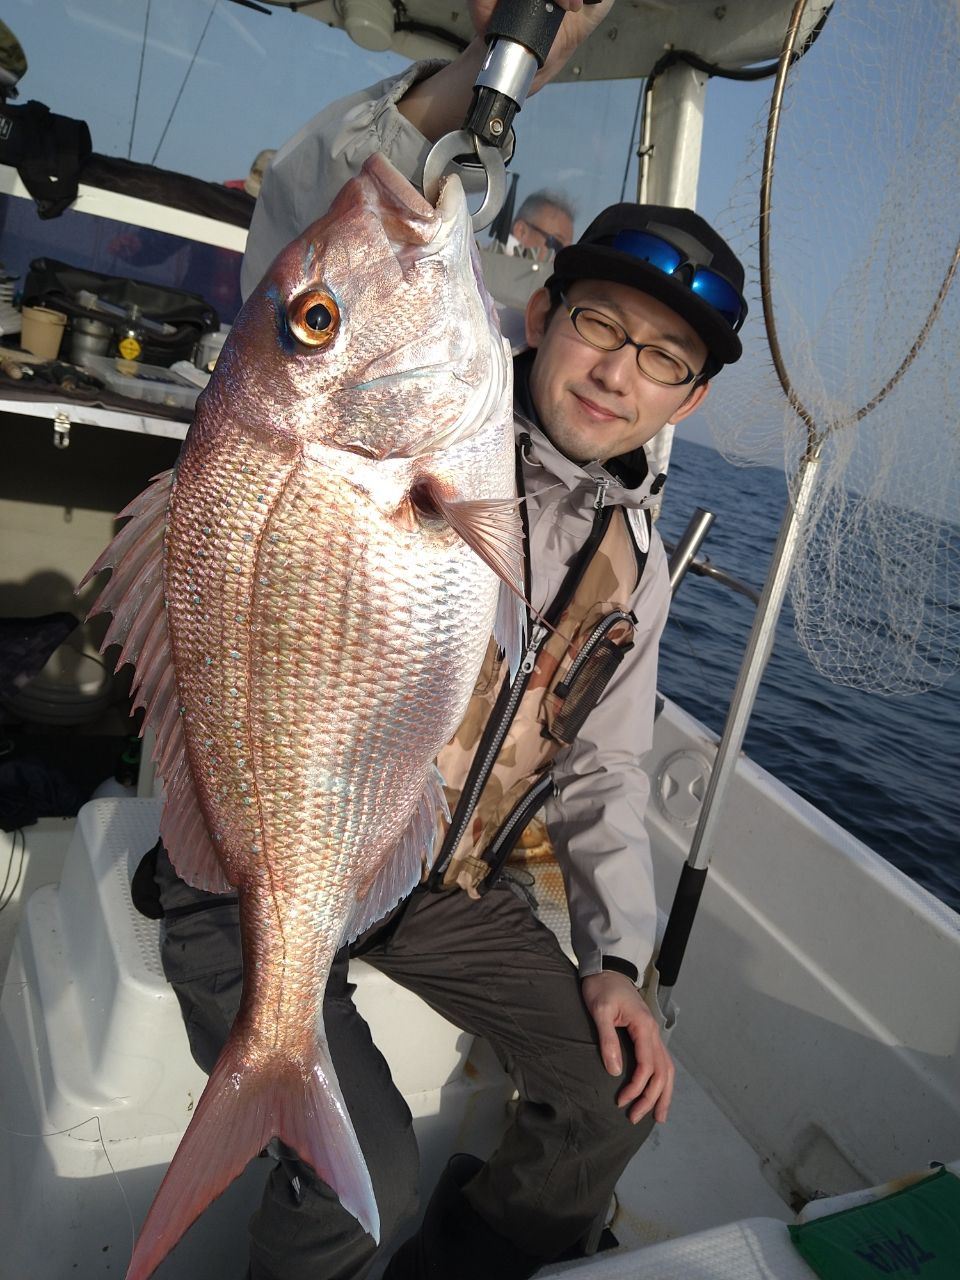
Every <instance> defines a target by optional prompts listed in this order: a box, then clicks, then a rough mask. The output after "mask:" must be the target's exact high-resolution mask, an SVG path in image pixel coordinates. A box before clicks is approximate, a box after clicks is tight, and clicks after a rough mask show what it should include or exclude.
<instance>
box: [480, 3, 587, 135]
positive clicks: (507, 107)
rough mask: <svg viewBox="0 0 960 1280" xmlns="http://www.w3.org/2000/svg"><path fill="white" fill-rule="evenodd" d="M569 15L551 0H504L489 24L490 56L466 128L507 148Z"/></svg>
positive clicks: (483, 69) (484, 67)
mask: <svg viewBox="0 0 960 1280" xmlns="http://www.w3.org/2000/svg"><path fill="white" fill-rule="evenodd" d="M565 12H566V11H565V10H564V9H562V8H561V7H560V6H559V5H558V4H554V3H552V0H499V2H498V4H497V7H496V8H495V9H494V11H493V14H492V15H491V17H490V22H489V24H488V26H487V31H486V41H487V45H488V48H487V56H486V58H485V59H484V63H483V66H482V67H481V69H480V74H479V75H478V76H477V79H476V83H475V85H474V89H473V101H472V102H471V104H470V111H469V113H468V115H467V118H466V121H465V122H464V126H463V127H464V129H466V130H467V131H469V132H470V133H473V134H475V135H476V136H477V137H478V138H479V139H480V140H481V141H483V142H485V143H487V144H488V145H489V146H494V147H502V146H503V144H504V143H505V142H506V140H507V138H509V136H510V126H511V125H512V123H513V117H514V116H515V115H516V113H517V112H518V111H519V110H520V108H521V107H522V106H523V104H524V101H525V100H526V97H527V94H528V92H529V91H530V85H531V83H532V82H533V77H534V76H535V75H536V73H537V71H538V70H539V68H540V67H542V66H543V64H544V62H545V61H546V58H547V54H548V53H549V52H550V48H551V46H552V45H553V41H554V37H555V36H556V34H557V32H558V31H559V29H560V24H561V22H562V21H563V16H564V13H565Z"/></svg>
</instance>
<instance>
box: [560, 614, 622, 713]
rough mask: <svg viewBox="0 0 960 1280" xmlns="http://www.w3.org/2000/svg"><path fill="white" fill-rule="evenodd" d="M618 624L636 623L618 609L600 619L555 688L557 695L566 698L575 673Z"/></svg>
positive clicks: (575, 675)
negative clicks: (563, 677)
mask: <svg viewBox="0 0 960 1280" xmlns="http://www.w3.org/2000/svg"><path fill="white" fill-rule="evenodd" d="M618 622H636V618H634V617H633V616H632V614H629V613H624V612H623V611H622V610H620V609H618V610H617V611H616V613H610V614H607V616H606V617H605V618H601V619H600V621H599V622H598V623H597V625H596V626H595V627H594V628H593V630H592V631H591V632H590V634H589V636H588V637H587V639H586V641H585V642H584V644H583V647H582V648H581V650H580V652H579V653H578V654H577V656H576V658H574V660H573V662H572V663H571V664H570V670H569V671H568V672H567V678H566V679H565V680H563V681H561V682H560V684H558V685H557V688H556V692H557V693H560V694H561V696H562V697H566V695H567V692H568V691H569V689H570V686H571V685H572V684H573V682H574V680H575V679H576V677H577V673H578V672H579V670H580V668H581V667H582V666H583V664H584V663H585V662H586V661H587V659H588V658H589V657H590V655H591V653H593V651H594V649H595V648H596V647H597V645H598V644H599V643H600V641H601V640H602V639H603V637H604V636H605V635H606V634H607V632H608V631H609V630H610V628H611V627H613V626H615V625H616V624H617V623H618ZM561 691H562V693H561Z"/></svg>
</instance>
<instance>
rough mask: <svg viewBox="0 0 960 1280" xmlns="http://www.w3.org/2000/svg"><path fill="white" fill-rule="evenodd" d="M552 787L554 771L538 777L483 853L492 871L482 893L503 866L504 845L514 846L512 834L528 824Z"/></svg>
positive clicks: (483, 884) (481, 890)
mask: <svg viewBox="0 0 960 1280" xmlns="http://www.w3.org/2000/svg"><path fill="white" fill-rule="evenodd" d="M552 789H553V774H552V773H547V774H544V776H543V777H542V778H538V779H537V781H536V782H535V783H534V784H533V786H532V787H531V788H530V790H529V791H528V792H527V793H526V795H524V796H523V797H522V798H521V799H520V801H519V802H518V803H517V805H516V807H515V808H514V810H513V812H512V813H511V814H510V815H509V817H508V818H507V820H506V822H504V824H503V826H502V827H501V828H500V830H499V831H498V832H497V835H496V839H494V840H492V841H491V843H490V846H489V848H488V849H487V851H486V853H485V854H484V855H483V860H484V862H486V863H487V865H488V866H489V868H490V871H489V873H488V874H487V876H486V878H485V879H484V880H483V882H482V883H481V885H480V892H481V893H484V892H486V890H487V889H489V888H492V882H493V879H494V877H495V876H496V874H497V872H498V871H499V870H500V868H501V867H502V866H503V863H504V861H505V858H504V857H501V856H500V850H501V849H503V847H504V845H506V846H507V849H508V851H509V850H510V849H512V848H513V842H512V841H511V836H512V835H513V834H514V832H515V831H517V830H518V828H519V829H522V828H523V827H525V826H526V825H527V820H528V819H529V817H530V815H531V814H532V813H535V812H536V810H537V809H539V808H540V802H541V800H542V799H543V797H544V796H545V795H546V793H547V792H548V791H550V790H552Z"/></svg>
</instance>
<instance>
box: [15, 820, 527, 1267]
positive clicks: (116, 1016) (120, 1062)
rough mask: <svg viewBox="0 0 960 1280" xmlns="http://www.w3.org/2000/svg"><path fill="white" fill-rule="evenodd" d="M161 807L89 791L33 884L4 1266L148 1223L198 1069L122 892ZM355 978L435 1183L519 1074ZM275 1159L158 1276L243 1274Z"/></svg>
mask: <svg viewBox="0 0 960 1280" xmlns="http://www.w3.org/2000/svg"><path fill="white" fill-rule="evenodd" d="M160 805H161V802H160V801H159V800H155V799H133V798H122V797H111V798H106V799H101V800H94V801H91V802H90V803H88V804H87V805H85V806H84V807H83V809H82V810H81V811H80V814H79V816H78V818H77V824H76V828H75V831H74V833H73V838H72V840H71V843H70V847H69V850H68V853H67V857H66V861H65V863H64V868H63V873H62V876H61V880H60V884H59V886H58V885H45V886H43V887H42V888H40V889H38V890H37V891H36V892H35V893H34V894H32V895H31V897H30V899H29V901H28V903H27V905H26V908H25V910H24V913H23V916H22V918H21V924H20V930H19V932H18V935H17V940H16V943H15V945H14V948H13V953H12V955H11V958H10V964H9V968H8V971H7V975H6V981H5V983H4V989H3V994H2V1001H0V1132H3V1134H4V1138H3V1142H2V1143H0V1232H2V1234H3V1238H4V1240H5V1241H6V1242H7V1243H6V1245H5V1249H6V1254H5V1261H6V1262H7V1263H8V1264H9V1265H10V1266H11V1268H12V1270H11V1271H10V1274H11V1275H30V1276H31V1280H62V1277H63V1276H65V1275H81V1276H83V1277H84V1280H94V1278H97V1280H99V1278H102V1280H110V1277H115V1276H116V1274H117V1269H118V1262H117V1259H118V1257H122V1258H123V1261H124V1265H125V1263H126V1258H127V1257H128V1256H129V1251H130V1247H131V1244H132V1238H131V1216H132V1219H133V1222H134V1223H139V1222H140V1221H142V1219H143V1216H144V1215H145V1213H146V1210H147V1208H148V1206H149V1204H150V1201H151V1200H152V1198H153V1194H154V1192H155V1191H156V1188H157V1185H158V1184H159V1181H160V1178H161V1177H162V1175H163V1173H164V1170H165V1168H166V1165H167V1163H168V1162H169V1160H170V1158H171V1156H172V1155H173V1152H174V1150H175V1149H176V1147H177V1144H178V1143H179V1141H180V1137H181V1135H182V1133H183V1131H184V1129H185V1128H186V1126H187V1123H188V1122H189V1119H190V1114H191V1112H192V1110H193V1107H194V1105H195V1103H196V1101H197V1099H198V1098H199V1096H200V1093H201V1092H202V1090H203V1087H204V1084H205V1082H206V1077H205V1076H204V1074H203V1072H202V1071H201V1070H200V1069H199V1067H197V1066H196V1064H195V1063H194V1061H193V1059H192V1057H191V1056H190V1051H189V1045H188V1042H187V1035H186V1031H185V1029H184V1026H183V1021H182V1018H181V1015H180V1007H179V1004H178V1002H177V999H176V996H175V995H174V992H173V990H172V988H171V987H169V986H168V984H167V982H166V980H165V978H164V976H163V971H162V968H161V965H160V955H159V929H160V925H159V922H157V921H152V920H148V919H146V918H145V917H144V916H142V915H140V913H139V912H138V911H137V910H136V908H135V907H134V906H133V903H132V901H131V899H130V877H131V874H132V872H133V870H134V868H135V867H136V865H137V863H138V862H139V860H140V858H141V857H142V855H143V854H144V853H145V852H146V851H147V850H148V849H149V848H150V847H151V845H152V844H153V843H154V841H155V840H156V838H157V831H158V827H159V819H160ZM350 978H351V981H352V982H354V983H355V984H356V988H357V989H356V994H355V999H356V1002H357V1005H358V1007H359V1008H360V1011H361V1013H362V1014H363V1015H364V1017H366V1019H367V1020H368V1021H369V1022H370V1023H371V1025H372V1028H373V1031H374V1035H375V1037H376V1040H377V1043H378V1044H379V1045H380V1047H381V1049H382V1050H383V1052H384V1054H385V1056H386V1057H387V1060H388V1061H389V1063H390V1066H391V1070H392V1072H393V1075H394V1079H395V1080H396V1082H397V1085H398V1087H399V1088H400V1090H401V1092H402V1093H403V1094H404V1096H405V1098H406V1100H407V1103H408V1105H409V1106H410V1110H411V1112H412V1114H413V1117H414V1124H415V1126H416V1127H417V1136H418V1141H419V1145H420V1151H421V1166H422V1174H423V1182H424V1188H425V1189H427V1188H429V1186H431V1185H432V1183H433V1181H434V1180H435V1179H436V1177H437V1175H438V1173H439V1170H440V1167H441V1166H442V1163H443V1161H444V1160H445V1159H446V1158H447V1156H448V1155H449V1153H450V1151H451V1150H454V1149H457V1147H458V1146H460V1145H463V1146H465V1147H467V1149H470V1150H475V1151H477V1152H479V1153H485V1152H486V1151H488V1150H490V1149H492V1147H493V1145H495V1143H496V1141H497V1139H498V1137H499V1133H500V1131H501V1130H502V1127H503V1124H504V1120H505V1116H506V1103H507V1101H508V1099H509V1097H510V1096H511V1094H512V1091H513V1090H512V1085H511V1083H510V1081H509V1079H508V1078H507V1077H506V1076H505V1075H504V1074H503V1072H502V1071H501V1070H500V1068H499V1065H498V1064H497V1063H496V1061H495V1059H493V1055H492V1053H491V1051H490V1050H489V1048H488V1047H487V1046H485V1045H484V1044H483V1043H482V1042H475V1041H474V1040H473V1038H472V1037H470V1036H468V1035H466V1034H464V1033H463V1032H462V1031H460V1030H459V1029H458V1028H457V1027H454V1026H453V1025H452V1024H451V1023H449V1022H447V1021H446V1020H445V1019H444V1018H441V1017H440V1016H439V1015H438V1014H436V1013H435V1012H434V1011H433V1010H432V1009H430V1008H429V1006H427V1005H426V1004H424V1002H423V1001H422V1000H420V998H419V997H418V996H415V995H414V994H413V993H412V992H409V991H407V990H405V989H404V988H402V987H399V986H397V985H396V984H394V983H391V982H390V981H389V979H387V978H385V977H383V976H382V975H381V974H379V973H377V972H376V970H374V969H372V968H371V967H370V966H368V965H365V964H352V965H351V969H350ZM468 1056H469V1064H468V1065H467V1067H466V1069H465V1064H467V1059H468ZM265 1172H266V1169H265V1166H264V1165H263V1163H262V1162H259V1161H252V1162H251V1164H250V1165H249V1166H248V1168H247V1171H246V1172H245V1174H244V1175H243V1176H242V1177H241V1178H239V1179H238V1180H237V1181H236V1182H235V1183H234V1184H233V1185H232V1186H231V1188H229V1189H228V1191H227V1192H226V1193H225V1194H224V1196H222V1197H221V1198H220V1200H218V1201H216V1202H215V1203H214V1204H213V1205H212V1206H211V1207H210V1209H208V1210H207V1211H206V1212H205V1213H204V1214H203V1215H201V1218H200V1219H199V1220H198V1222H197V1223H196V1225H195V1226H194V1227H193V1228H192V1229H191V1231H189V1232H188V1233H187V1236H186V1237H185V1238H184V1241H183V1242H182V1244H181V1245H180V1246H178V1248H177V1250H176V1251H175V1252H174V1254H172V1255H171V1257H170V1259H169V1260H168V1261H167V1262H165V1263H164V1264H163V1265H162V1266H161V1267H160V1269H159V1271H158V1272H157V1280H164V1278H166V1280H173V1277H176V1280H206V1278H207V1277H208V1276H210V1275H212V1274H224V1275H226V1274H231V1275H232V1274H236V1275H240V1274H242V1272H243V1269H244V1266H245V1254H246V1233H245V1231H244V1230H243V1229H242V1224H243V1223H245V1222H246V1220H247V1219H248V1217H249V1214H250V1212H251V1211H252V1210H253V1208H254V1206H255V1205H256V1203H257V1202H258V1200H259V1197H260V1193H261V1190H262V1187H263V1180H264V1176H265ZM118 1178H119V1183H120V1185H118ZM121 1187H122V1190H121ZM128 1206H129V1207H128ZM51 1222H54V1223H69V1224H70V1230H68V1231H66V1230H58V1231H51V1230H50V1225H49V1224H50V1223H51ZM238 1228H239V1229H238ZM41 1240H42V1241H43V1242H44V1248H43V1249H42V1250H38V1247H37V1246H38V1242H39V1241H41ZM228 1254H229V1256H228ZM214 1259H215V1265H214V1262H213V1260H214ZM122 1270H123V1268H122V1267H120V1271H121V1273H122Z"/></svg>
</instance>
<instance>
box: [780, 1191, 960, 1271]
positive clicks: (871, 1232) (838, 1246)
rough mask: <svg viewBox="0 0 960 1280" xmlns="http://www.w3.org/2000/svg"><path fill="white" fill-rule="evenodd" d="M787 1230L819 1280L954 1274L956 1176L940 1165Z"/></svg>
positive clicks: (958, 1223)
mask: <svg viewBox="0 0 960 1280" xmlns="http://www.w3.org/2000/svg"><path fill="white" fill-rule="evenodd" d="M789 1230H790V1238H791V1239H792V1240H793V1243H794V1244H795V1245H796V1246H797V1248H798V1249H799V1250H800V1253H801V1254H802V1255H803V1257H804V1259H805V1260H806V1262H807V1263H808V1264H809V1265H810V1266H811V1267H812V1268H813V1270H814V1271H815V1272H816V1273H817V1275H818V1276H820V1277H821V1280H883V1277H886V1276H891V1277H894V1278H895V1280H906V1277H909V1276H916V1277H917V1278H918V1280H958V1277H960V1178H958V1177H957V1176H956V1175H955V1174H953V1173H951V1172H950V1171H949V1170H948V1169H940V1170H939V1171H938V1172H937V1173H934V1174H931V1175H930V1177H928V1178H924V1179H923V1180H922V1181H920V1182H915V1183H914V1184H913V1185H912V1186H909V1187H904V1188H903V1190H901V1191H894V1192H893V1193H892V1194H891V1195H888V1196H883V1197H882V1199H880V1200H870V1201H868V1202H867V1203H866V1204H860V1205H856V1206H855V1207H854V1208H852V1209H843V1210H841V1211H840V1212H839V1213H831V1214H828V1215H826V1216H825V1217H823V1218H814V1219H813V1221H811V1222H804V1223H801V1224H800V1225H799V1226H796V1225H793V1226H791V1227H790V1228H789Z"/></svg>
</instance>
